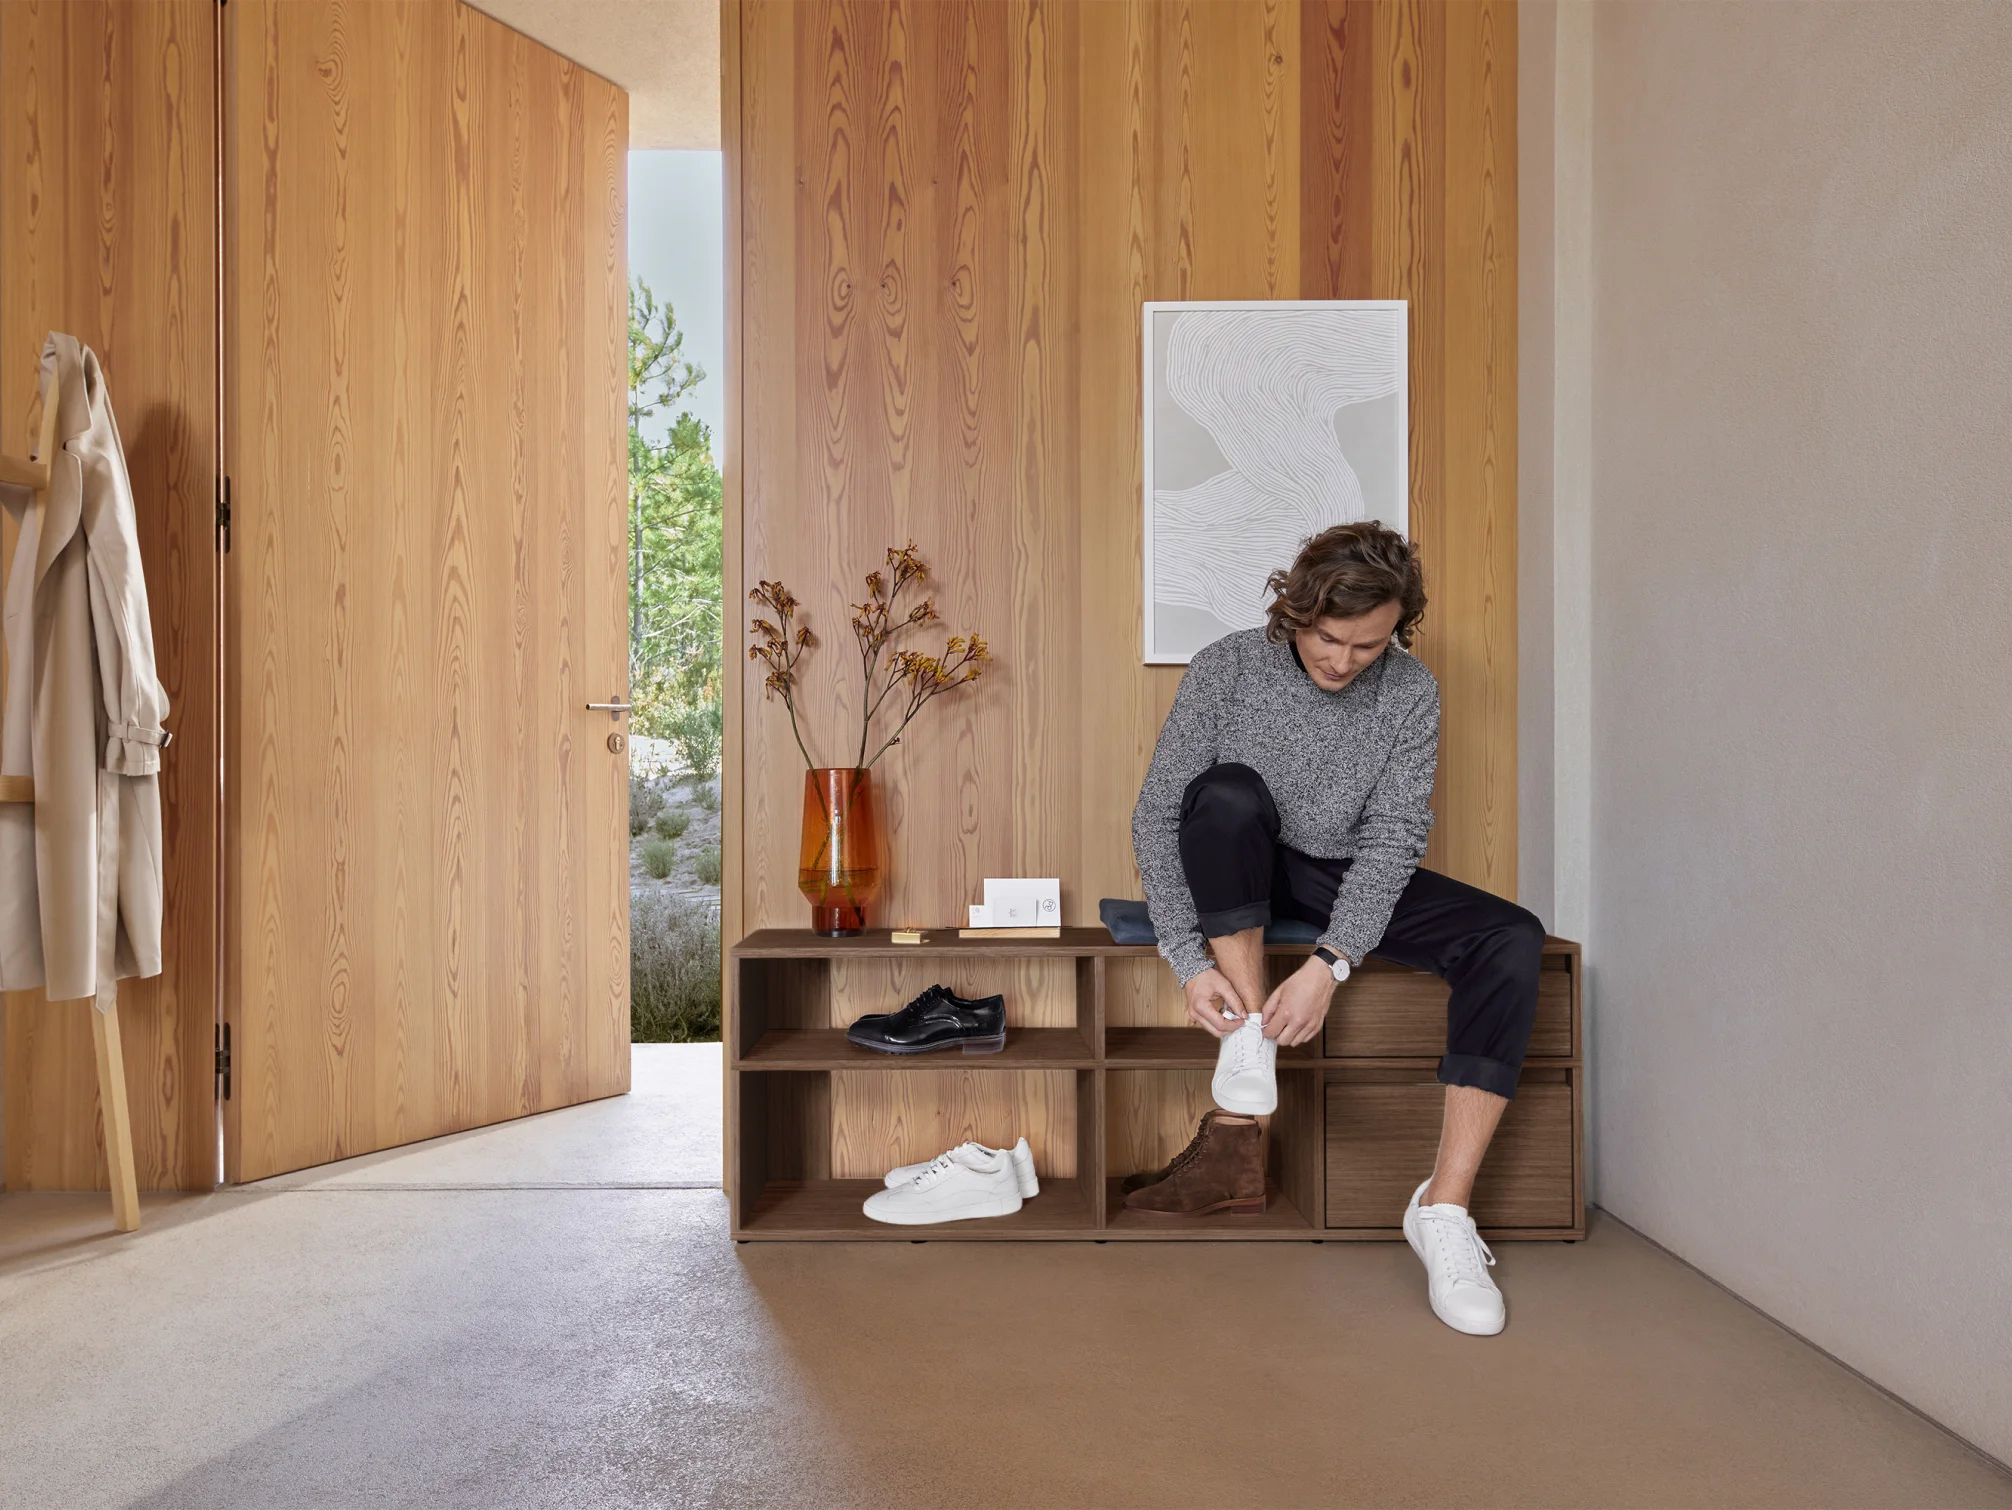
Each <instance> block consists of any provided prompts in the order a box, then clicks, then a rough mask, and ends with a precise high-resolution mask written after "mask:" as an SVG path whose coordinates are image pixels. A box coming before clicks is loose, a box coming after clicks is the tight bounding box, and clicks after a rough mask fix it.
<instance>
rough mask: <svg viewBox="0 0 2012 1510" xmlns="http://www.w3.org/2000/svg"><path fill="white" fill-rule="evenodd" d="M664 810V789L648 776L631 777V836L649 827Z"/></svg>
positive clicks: (633, 836)
mask: <svg viewBox="0 0 2012 1510" xmlns="http://www.w3.org/2000/svg"><path fill="white" fill-rule="evenodd" d="M663 810H664V794H663V790H662V789H661V788H660V787H659V786H658V785H657V783H656V782H654V781H652V780H650V778H649V777H647V776H636V775H631V776H630V777H629V837H630V838H632V839H633V838H635V837H636V836H637V835H638V834H640V833H642V832H643V831H644V830H645V829H647V828H648V827H649V826H650V824H651V822H652V821H654V820H655V818H656V816H657V814H659V813H661V812H662V811H663Z"/></svg>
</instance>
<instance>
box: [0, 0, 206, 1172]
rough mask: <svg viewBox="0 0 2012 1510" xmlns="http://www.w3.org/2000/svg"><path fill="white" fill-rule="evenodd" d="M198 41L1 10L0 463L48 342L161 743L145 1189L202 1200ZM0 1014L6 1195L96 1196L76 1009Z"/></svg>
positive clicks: (76, 6)
mask: <svg viewBox="0 0 2012 1510" xmlns="http://www.w3.org/2000/svg"><path fill="white" fill-rule="evenodd" d="M216 44H217V15H216V5H215V3H214V0H18V3H8V4H0V445H4V448H5V449H6V450H8V451H10V452H12V453H14V454H15V455H26V454H27V450H28V447H29V444H30V440H31V437H32V436H33V434H34V430H33V428H32V426H33V425H34V424H35V421H36V418H37V416H38V415H39V411H40V404H39V401H38V399H37V393H36V381H37V380H36V374H37V367H38V364H39V361H40V357H41V352H42V342H43V338H44V337H45V336H46V335H47V333H48V332H49V331H50V330H62V331H67V332H68V333H70V334H71V335H74V336H76V337H77V338H78V339H79V340H81V341H83V343H84V344H85V345H87V346H89V347H90V348H91V349H92V350H94V351H95V352H97V354H98V357H99V360H100V361H101V362H102V363H103V364H104V372H105V383H106V388H107V391H108V392H109V393H110V395H111V400H112V409H113V412H114V414H115V415H116V416H117V418H118V421H119V430H120V436H121V439H122V440H123V441H124V444H125V449H126V465H127V470H128V472H129V473H130V475H131V478H132V484H133V502H134V506H135V510H136V512H137V515H138V522H139V539H140V558H141V563H142V566H143V567H144V569H145V572H146V578H147V595H148V606H149V608H150V609H151V611H152V617H153V631H154V652H155V657H156V661H157V664H158V668H159V674H160V678H161V681H162V683H163V685H164V686H165V687H166V688H167V693H168V710H169V712H168V720H167V727H168V728H169V729H170V730H172V731H173V733H174V736H175V738H174V743H173V744H171V745H170V746H169V747H168V748H167V749H166V750H165V751H164V752H163V753H162V757H161V818H162V847H163V860H164V865H165V872H166V873H165V885H166V891H165V904H166V905H165V911H164V915H163V919H162V940H161V946H162V955H163V961H164V968H163V971H162V973H161V974H160V975H158V976H155V977H154V978H152V979H150V980H136V981H124V982H121V984H120V986H119V1021H120V1025H121V1029H122V1031H121V1037H122V1039H123V1041H124V1049H125V1070H126V1088H127V1100H128V1103H129V1105H130V1107H131V1111H132V1123H133V1154H134V1162H135V1165H136V1168H137V1172H138V1176H139V1184H140V1186H141V1188H142V1189H148V1190H176V1189H182V1190H202V1189H208V1188H209V1187H210V1186H211V1185H213V1184H215V1183H216V1162H217V1134H216V1099H215V1089H214V1076H213V1074H212V1070H213V1066H214V1052H215V1048H214V1044H215V1035H216V1027H217V993H216V953H217V951H216V938H217V933H216V929H217V908H216V893H217V781H216V771H217V739H218V718H219V715H218V686H217V596H216V595H217V556H216V541H215V517H216V515H215V508H216V505H215V491H216V476H217V466H216V464H217V360H218V350H217V191H218V153H217V129H216V104H217V92H216V59H217V52H216ZM11 533H12V530H11V526H10V525H6V524H0V580H4V573H5V569H6V561H7V558H8V557H9V555H10V554H11V548H12V543H13V542H12V540H11V539H10V538H7V537H8V536H10V535H11ZM5 1018H6V1028H5V1035H4V1043H5V1067H4V1072H0V1101H4V1103H5V1127H6V1185H7V1188H8V1189H10V1190H90V1189H98V1190H103V1189H105V1188H106V1183H107V1182H106V1171H105V1149H104V1135H103V1132H102V1130H101V1126H100V1119H99V1114H98V1087H97V1073H96V1061H95V1059H94V1057H93V1051H92V1043H91V1021H90V1010H89V1008H88V1007H86V1006H85V1005H84V1004H82V1003H79V1002H55V1003H51V1002H47V1001H44V1000H43V999H42V995H41V993H40V992H39V991H17V992H14V993H12V994H10V995H9V997H8V998H7V1001H6V1008H5Z"/></svg>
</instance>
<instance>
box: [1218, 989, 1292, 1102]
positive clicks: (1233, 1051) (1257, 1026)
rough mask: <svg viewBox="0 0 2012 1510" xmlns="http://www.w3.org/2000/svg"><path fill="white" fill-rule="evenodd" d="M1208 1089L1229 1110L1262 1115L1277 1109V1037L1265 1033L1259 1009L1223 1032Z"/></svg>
mask: <svg viewBox="0 0 2012 1510" xmlns="http://www.w3.org/2000/svg"><path fill="white" fill-rule="evenodd" d="M1209 1089H1210V1090H1211V1091H1213V1092H1214V1093H1215V1098H1216V1105H1217V1106H1220V1107H1221V1108H1222V1109H1223V1110H1224V1111H1226V1112H1238V1113H1240V1114H1242V1115H1243V1116H1246V1117H1262V1116H1266V1115H1267V1114H1269V1113H1271V1112H1275V1111H1277V1110H1278V1040H1277V1039H1275V1038H1267V1037H1265V1036H1264V1019H1263V1018H1262V1017H1260V1016H1258V1014H1257V1013H1255V1012H1253V1013H1251V1014H1250V1015H1249V1016H1248V1017H1246V1018H1245V1019H1244V1020H1243V1025H1242V1026H1241V1027H1239V1028H1237V1029H1236V1031H1234V1032H1231V1033H1225V1034H1224V1035H1223V1040H1222V1045H1221V1047H1219V1048H1218V1049H1217V1050H1216V1078H1215V1079H1214V1080H1213V1081H1212V1082H1210V1085H1209Z"/></svg>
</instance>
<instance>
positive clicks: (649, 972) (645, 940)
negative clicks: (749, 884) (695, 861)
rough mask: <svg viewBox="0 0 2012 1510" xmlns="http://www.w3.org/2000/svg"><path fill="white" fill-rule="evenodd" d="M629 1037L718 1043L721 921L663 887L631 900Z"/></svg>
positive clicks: (704, 909)
mask: <svg viewBox="0 0 2012 1510" xmlns="http://www.w3.org/2000/svg"><path fill="white" fill-rule="evenodd" d="M629 1036H630V1038H631V1039H633V1040H634V1041H635V1042H637V1043H717V1042H718V1041H719V1036H720V925H719V922H718V920H717V916H716V914H715V913H714V912H713V910H712V909H711V908H709V907H707V906H706V905H704V904H703V903H700V902H691V901H686V900H684V899H682V898H680V897H676V896H673V895H671V894H670V893H669V892H663V891H646V892H637V893H636V894H635V896H634V898H633V899H632V900H631V901H630V904H629Z"/></svg>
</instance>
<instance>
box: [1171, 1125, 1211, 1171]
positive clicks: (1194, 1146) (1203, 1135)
mask: <svg viewBox="0 0 2012 1510" xmlns="http://www.w3.org/2000/svg"><path fill="white" fill-rule="evenodd" d="M1208 1141H1209V1124H1208V1123H1206V1122H1204V1123H1203V1124H1202V1125H1201V1126H1200V1127H1198V1128H1196V1129H1195V1135H1194V1136H1193V1137H1192V1138H1190V1139H1189V1140H1188V1146H1187V1147H1186V1148H1183V1149H1182V1150H1181V1151H1180V1152H1179V1153H1177V1154H1175V1155H1174V1160H1173V1162H1172V1163H1171V1164H1169V1165H1168V1166H1167V1176H1168V1177H1169V1178H1171V1177H1172V1176H1173V1175H1174V1174H1176V1173H1177V1172H1178V1171H1180V1170H1183V1169H1186V1168H1187V1167H1188V1166H1189V1165H1190V1164H1192V1163H1194V1162H1195V1160H1196V1159H1198V1158H1200V1157H1201V1156H1202V1149H1203V1147H1204V1146H1205V1145H1206V1144H1207V1143H1208Z"/></svg>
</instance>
